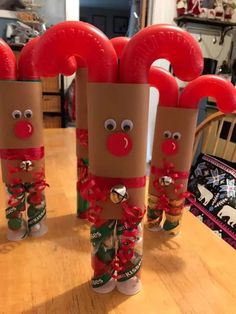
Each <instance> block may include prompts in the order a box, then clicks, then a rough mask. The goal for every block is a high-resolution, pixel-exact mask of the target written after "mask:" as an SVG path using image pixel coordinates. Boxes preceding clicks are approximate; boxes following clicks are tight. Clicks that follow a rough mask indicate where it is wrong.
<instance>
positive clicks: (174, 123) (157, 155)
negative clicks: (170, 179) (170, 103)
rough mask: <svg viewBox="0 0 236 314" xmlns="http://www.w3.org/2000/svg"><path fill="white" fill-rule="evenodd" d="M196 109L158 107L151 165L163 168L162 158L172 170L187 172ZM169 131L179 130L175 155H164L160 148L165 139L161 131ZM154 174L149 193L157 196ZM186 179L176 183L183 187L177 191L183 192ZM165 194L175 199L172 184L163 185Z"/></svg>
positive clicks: (190, 157) (190, 161)
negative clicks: (179, 135) (170, 165)
mask: <svg viewBox="0 0 236 314" xmlns="http://www.w3.org/2000/svg"><path fill="white" fill-rule="evenodd" d="M197 113H198V110H197V109H185V108H174V107H173V108H170V107H161V106H160V107H158V110H157V120H156V127H155V134H154V141H153V152H152V162H151V165H152V166H155V167H157V168H163V159H164V158H165V159H166V160H167V161H168V162H172V163H173V164H174V171H181V172H188V171H189V169H190V166H191V163H192V149H193V143H194V135H195V128H196V122H197ZM167 130H168V131H170V132H171V133H172V134H173V133H175V132H179V133H180V134H181V139H180V140H179V141H177V143H178V146H179V149H178V152H177V154H176V155H172V156H170V155H169V156H168V155H165V154H164V153H163V151H162V149H161V147H162V143H163V141H164V140H165V138H164V135H163V133H164V132H165V131H167ZM155 179H156V176H155V175H153V174H151V175H150V184H149V193H150V194H152V195H156V196H158V193H157V191H156V189H155V188H154V186H153V181H154V180H155ZM187 181H188V180H187V179H180V180H178V183H182V184H183V189H182V190H180V191H179V192H185V191H186V189H187ZM165 191H166V194H167V196H168V197H169V198H170V199H173V200H174V199H175V198H176V194H175V193H174V186H173V184H171V185H170V186H168V187H165Z"/></svg>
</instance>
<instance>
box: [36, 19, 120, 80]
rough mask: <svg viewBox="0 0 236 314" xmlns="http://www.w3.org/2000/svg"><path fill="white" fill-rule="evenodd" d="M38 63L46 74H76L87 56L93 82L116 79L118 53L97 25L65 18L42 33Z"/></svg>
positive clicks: (38, 47) (86, 59)
mask: <svg viewBox="0 0 236 314" xmlns="http://www.w3.org/2000/svg"><path fill="white" fill-rule="evenodd" d="M35 55H36V59H37V62H36V65H37V67H38V68H39V71H40V74H41V75H43V76H53V75H57V74H59V73H63V74H66V75H70V74H73V73H74V72H75V71H76V70H77V68H78V64H77V62H76V57H77V56H78V57H79V58H81V59H83V61H84V62H85V63H86V65H87V67H88V79H89V81H90V82H115V81H116V77H117V56H116V52H115V50H114V48H113V46H112V44H111V43H110V41H109V39H108V38H107V37H106V36H105V35H104V34H103V33H102V32H101V31H100V30H99V29H97V28H96V27H94V26H92V25H89V24H87V23H83V22H70V21H66V22H62V23H59V24H57V25H55V26H53V27H51V28H50V29H49V30H47V32H46V33H45V34H44V35H43V36H41V39H40V40H39V42H38V45H37V51H36V53H35Z"/></svg>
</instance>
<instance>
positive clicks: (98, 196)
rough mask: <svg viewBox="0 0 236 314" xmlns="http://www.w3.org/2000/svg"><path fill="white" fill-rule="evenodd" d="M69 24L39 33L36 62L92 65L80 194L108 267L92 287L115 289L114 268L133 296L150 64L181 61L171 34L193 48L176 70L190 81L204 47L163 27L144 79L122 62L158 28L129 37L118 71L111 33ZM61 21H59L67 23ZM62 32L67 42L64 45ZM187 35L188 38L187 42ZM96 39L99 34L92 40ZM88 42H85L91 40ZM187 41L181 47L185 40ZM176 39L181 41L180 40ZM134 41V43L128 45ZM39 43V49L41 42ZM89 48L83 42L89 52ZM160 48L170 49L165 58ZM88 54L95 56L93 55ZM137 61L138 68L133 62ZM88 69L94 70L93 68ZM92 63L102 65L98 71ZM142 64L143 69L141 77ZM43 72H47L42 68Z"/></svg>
mask: <svg viewBox="0 0 236 314" xmlns="http://www.w3.org/2000/svg"><path fill="white" fill-rule="evenodd" d="M64 23H66V27H64V26H65V24H64V26H63V30H60V28H59V26H57V27H56V28H53V27H52V28H51V29H49V31H48V32H46V33H45V34H44V35H43V36H42V38H41V40H40V42H41V47H42V49H43V50H45V51H46V56H44V60H43V61H42V63H41V62H39V67H40V68H41V69H42V70H43V68H44V64H45V62H46V60H47V62H51V60H52V59H53V62H52V64H50V66H51V69H50V72H51V73H56V72H57V71H58V69H59V68H60V64H62V65H63V70H65V72H66V73H67V74H69V73H70V71H71V69H72V68H73V66H74V65H73V64H74V63H73V62H74V61H73V56H74V55H77V56H80V57H81V58H83V59H84V61H85V62H86V64H87V67H88V81H89V83H88V86H87V88H88V92H87V97H88V130H89V163H90V164H89V171H90V174H89V179H88V180H87V181H85V182H84V184H83V186H82V189H81V193H83V196H84V198H87V199H88V200H89V201H90V209H89V218H90V220H91V221H93V226H92V228H91V239H92V242H93V244H94V247H95V248H96V253H95V257H96V258H98V257H99V261H101V260H103V264H104V268H103V267H102V265H101V264H99V270H98V269H96V266H95V269H94V270H95V276H94V278H93V280H92V285H93V287H94V288H95V289H96V291H98V290H100V289H102V291H103V292H108V291H111V290H112V289H113V288H114V284H113V282H112V281H111V280H110V279H111V277H114V276H113V275H114V271H117V272H118V273H117V281H118V286H117V287H118V289H119V291H121V292H123V293H129V294H133V293H136V292H138V290H139V289H140V280H139V279H138V274H139V270H140V265H141V259H142V257H141V255H140V253H141V251H139V252H140V253H138V251H137V250H136V246H137V245H138V244H137V243H136V239H137V234H139V233H140V229H138V228H137V226H138V225H139V224H140V222H141V220H142V217H143V214H144V211H145V197H144V196H145V177H146V160H145V159H146V158H145V157H146V133H147V116H148V95H149V85H148V73H149V69H150V65H151V64H152V62H153V61H155V60H156V59H158V58H161V57H167V59H168V58H169V59H170V60H171V61H173V66H174V69H175V65H176V64H175V62H177V61H178V62H181V63H182V64H184V62H183V60H182V57H181V56H179V58H178V59H176V60H177V61H175V60H172V58H171V57H170V55H171V54H172V53H171V52H170V50H169V46H170V44H171V43H172V41H173V40H174V41H175V50H176V49H178V46H180V47H179V48H181V49H182V48H185V50H189V51H190V52H189V55H187V57H188V59H191V60H189V63H188V65H184V66H183V67H182V68H181V71H179V72H178V73H181V74H182V77H184V78H186V79H188V78H189V75H188V76H187V77H186V75H185V73H187V74H188V71H187V70H188V69H189V67H191V66H192V63H193V62H192V59H194V60H195V69H196V68H197V69H198V71H196V73H195V75H199V73H200V72H201V70H202V69H201V67H202V63H201V62H200V61H199V58H200V57H201V54H199V51H200V49H199V47H198V46H197V45H196V44H195V42H194V39H189V37H188V35H186V34H187V33H185V32H183V31H181V30H179V29H177V28H173V27H171V28H170V27H169V26H161V34H162V37H163V36H164V39H165V40H164V41H162V43H161V47H159V48H158V49H156V47H154V46H152V47H153V49H152V50H150V49H149V55H148V56H146V57H145V60H144V66H143V65H142V64H140V63H139V64H137V65H138V66H141V67H142V71H141V72H140V73H139V74H140V75H141V77H140V75H139V74H137V73H136V76H135V77H134V80H133V79H132V80H130V78H129V75H128V74H127V73H126V72H125V71H127V70H126V69H125V67H124V66H123V67H122V62H124V63H126V64H127V59H129V58H130V56H131V55H133V56H134V57H135V55H136V50H137V51H138V52H140V51H141V50H142V49H143V48H142V45H141V44H142V43H143V42H145V43H146V41H147V39H148V36H149V35H150V36H151V38H153V36H154V38H155V34H156V33H158V32H160V30H159V28H158V27H157V28H156V27H155V28H153V27H151V30H150V32H146V30H145V31H144V33H143V34H144V35H143V36H141V37H140V36H138V38H139V39H138V42H139V44H140V45H141V49H140V46H139V45H138V42H137V40H136V39H135V36H134V38H133V39H134V43H135V45H133V43H132V44H131V42H132V40H133V39H131V40H130V41H129V43H128V44H127V45H126V47H125V48H124V50H123V53H122V55H121V62H120V70H121V71H120V73H118V71H117V55H116V53H115V51H114V48H113V47H112V45H111V43H110V42H109V40H108V39H105V38H104V36H103V35H102V36H101V38H98V35H99V34H100V32H99V31H98V30H96V34H93V33H91V32H92V30H91V28H90V29H87V30H86V27H87V28H88V27H89V26H88V24H81V23H79V22H77V24H76V25H75V24H68V23H69V22H64ZM60 25H61V26H62V24H60ZM81 28H82V30H83V37H82V38H80V37H78V38H77V37H75V34H78V35H80V34H81ZM54 31H55V33H54ZM57 32H58V33H57ZM141 32H142V31H141ZM175 32H177V33H178V36H175V35H176V34H175ZM50 34H51V35H50ZM60 34H61V36H62V39H63V41H66V44H63V45H62V44H61V43H62V39H61V38H60V36H59V35H60ZM147 35H148V36H147ZM185 36H187V37H188V38H187V40H186V38H185ZM94 37H96V39H97V40H94ZM159 37H160V36H159ZM53 38H55V40H56V41H59V42H60V47H57V46H56V45H57V44H56V43H55V47H56V48H55V49H54V51H53V52H54V55H53V56H52V55H50V57H49V56H48V53H49V54H51V53H52V49H50V46H51V45H53V43H54V39H53ZM173 38H174V39H173ZM69 39H70V41H69ZM77 39H80V40H77ZM89 39H90V40H91V43H90V42H89ZM159 39H160V38H159ZM84 41H86V45H85V44H84ZM183 41H184V43H185V44H184V45H183V44H182V42H183ZM98 42H99V44H98ZM179 42H181V45H180V44H179ZM94 43H96V45H95V46H96V47H94ZM71 45H72V46H73V48H72V47H71ZM103 45H105V46H106V48H104V47H103ZM129 45H131V46H130V47H134V48H130V47H129ZM171 45H172V44H171ZM163 46H165V48H164V47H163ZM38 47H40V43H39V45H38ZM51 47H52V46H51ZM62 47H63V48H62ZM67 47H68V48H67ZM84 47H86V49H87V50H86V51H85V48H84ZM95 48H99V51H100V52H102V54H101V55H100V56H99V54H98V53H97V50H96V49H95ZM100 48H101V49H100ZM136 48H137V49H136ZM60 49H61V51H60V53H58V52H57V51H58V50H60ZM63 50H66V51H63ZM126 51H127V52H126ZM105 52H107V55H106V58H104V53H105ZM160 52H161V53H160ZM163 52H165V56H164V55H163ZM55 54H56V56H55ZM91 54H93V58H92V57H91ZM179 55H180V54H179ZM94 56H98V57H97V62H94V59H95V57H94ZM184 58H186V54H184ZM68 60H69V61H68ZM108 60H109V64H110V65H109V67H108V68H109V71H110V72H109V73H107V72H106V71H105V70H104V69H105V68H106V66H105V67H104V65H103V64H102V63H103V62H106V65H107V62H108ZM122 60H123V61H122ZM110 61H111V62H110ZM68 62H69V63H70V64H69V65H68ZM132 65H133V66H136V64H134V63H132ZM91 67H93V68H92V69H91ZM94 67H97V70H96V71H95V68H94ZM144 68H145V70H144V72H145V74H144V75H143V69H144ZM177 68H178V67H177ZM134 70H135V69H133V68H132V67H130V66H129V67H128V71H131V72H132V71H134ZM100 71H102V72H100ZM105 73H106V74H108V75H107V77H106V79H105V78H104V75H105ZM43 74H44V75H45V72H44V71H43ZM70 74H71V73H70ZM118 74H120V75H118ZM146 74H147V75H146ZM117 77H121V80H120V83H116V79H117ZM193 77H194V75H193ZM124 83H126V84H124ZM142 83H145V84H142ZM114 221H117V223H118V225H119V226H120V227H119V228H118V229H117V232H118V251H117V253H116V254H115V253H112V252H114V248H115V247H113V245H114V241H115V240H114V238H113V234H114V233H113V230H114V228H115V226H114ZM103 230H106V232H105V233H103ZM99 234H100V236H99ZM139 236H141V234H139ZM97 241H98V242H97ZM105 252H111V254H110V255H109V256H107V253H105ZM95 265H97V263H95ZM102 269H103V270H104V272H103V271H102ZM97 270H98V271H97ZM109 270H110V271H109ZM127 270H129V271H127ZM98 273H99V276H98V275H97V274H98ZM96 275H97V276H96ZM130 283H131V286H132V287H133V288H132V289H131V287H130ZM130 289H131V290H132V291H131V290H130Z"/></svg>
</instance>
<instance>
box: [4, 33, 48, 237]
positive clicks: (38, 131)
mask: <svg viewBox="0 0 236 314" xmlns="http://www.w3.org/2000/svg"><path fill="white" fill-rule="evenodd" d="M37 41H38V39H33V40H32V41H30V42H29V43H28V44H27V45H26V46H25V47H24V48H23V50H22V51H21V53H20V58H19V64H18V73H17V70H16V60H15V56H14V54H13V52H12V51H11V49H10V47H9V46H8V45H7V44H6V43H4V42H3V41H1V52H0V53H1V60H2V64H1V66H0V68H1V74H0V75H1V82H0V98H1V104H0V124H1V127H2V133H1V136H0V153H1V167H2V179H3V182H4V183H5V184H6V187H7V191H8V195H9V198H8V204H7V209H6V217H7V219H8V227H9V230H8V239H9V240H20V239H22V238H24V237H25V236H26V235H27V234H28V233H29V234H31V235H32V236H39V235H42V234H44V233H45V232H46V231H47V227H46V224H45V220H44V218H45V214H46V203H45V197H44V189H45V187H46V182H45V175H44V146H43V122H42V113H41V97H42V91H41V83H40V82H39V81H38V80H39V76H38V74H37V71H36V68H35V66H34V62H33V50H34V47H35V45H36V44H37ZM5 62H6V63H7V67H5V66H3V65H4V63H5ZM6 63H5V64H6ZM7 69H8V73H7ZM9 74H10V75H9ZM17 76H18V79H17ZM26 203H27V204H28V210H27V216H28V223H26V221H25V220H24V219H23V215H22V212H23V211H24V210H25V209H26Z"/></svg>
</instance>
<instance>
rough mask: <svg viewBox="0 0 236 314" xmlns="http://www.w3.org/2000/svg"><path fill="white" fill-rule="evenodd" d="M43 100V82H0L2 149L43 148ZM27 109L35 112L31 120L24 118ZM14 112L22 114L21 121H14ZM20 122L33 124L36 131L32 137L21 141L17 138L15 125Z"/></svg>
mask: <svg viewBox="0 0 236 314" xmlns="http://www.w3.org/2000/svg"><path fill="white" fill-rule="evenodd" d="M41 99H42V87H41V82H21V81H0V125H1V134H0V149H10V148H32V147H41V146H43V117H42V106H41ZM27 109H30V110H32V112H33V116H32V118H30V119H27V118H25V117H24V111H25V110H27ZM14 110H20V111H21V112H22V117H21V119H19V120H16V119H13V117H12V112H13V111H14ZM20 120H22V121H29V122H30V123H31V124H32V126H33V128H34V131H33V134H32V136H31V137H29V138H27V139H19V138H17V137H16V136H15V134H14V131H13V130H14V125H15V123H16V122H17V121H20Z"/></svg>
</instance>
